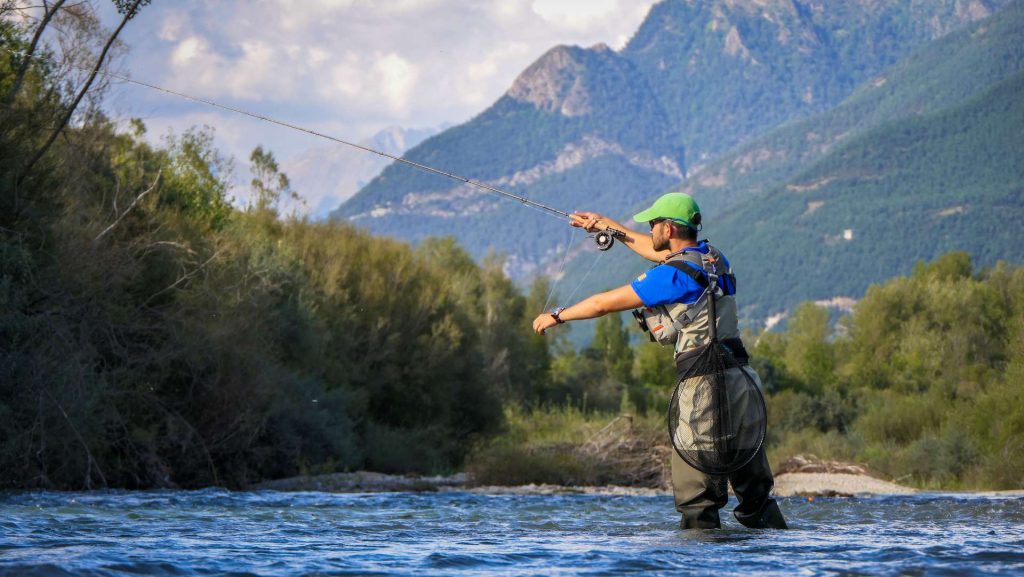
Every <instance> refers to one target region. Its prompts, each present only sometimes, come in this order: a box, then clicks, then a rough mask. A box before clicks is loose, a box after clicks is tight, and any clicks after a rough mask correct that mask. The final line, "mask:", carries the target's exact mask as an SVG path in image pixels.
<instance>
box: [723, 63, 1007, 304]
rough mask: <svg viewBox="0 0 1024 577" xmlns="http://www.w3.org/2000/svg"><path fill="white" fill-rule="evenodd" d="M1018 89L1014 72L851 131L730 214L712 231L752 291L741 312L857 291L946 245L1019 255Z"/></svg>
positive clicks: (980, 254) (980, 256)
mask: <svg viewBox="0 0 1024 577" xmlns="http://www.w3.org/2000/svg"><path fill="white" fill-rule="evenodd" d="M1022 94H1024V72H1019V73H1017V74H1015V75H1014V76H1012V77H1011V78H1009V79H1008V80H1005V81H1003V82H1001V83H999V84H997V85H995V86H994V87H992V88H991V89H990V90H989V91H987V92H985V93H984V94H982V95H980V96H978V97H976V98H974V99H972V100H971V101H969V102H968V103H967V104H964V105H962V106H958V107H954V108H951V109H949V110H946V111H943V112H939V113H935V114H928V115H921V116H919V117H912V118H908V119H906V120H903V121H899V122H893V123H890V124H887V125H884V126H882V127H880V128H878V129H875V130H872V131H870V132H868V133H866V134H864V135H862V136H858V137H856V138H851V139H849V140H848V141H847V142H844V143H843V144H842V145H840V146H838V147H836V149H835V150H834V151H832V152H831V153H830V154H828V155H827V156H825V157H824V158H823V159H822V160H821V161H819V162H818V163H816V164H815V165H813V166H812V167H810V168H809V169H807V170H806V171H804V172H803V173H802V174H800V175H799V176H798V177H796V178H794V179H793V180H792V181H791V183H790V184H787V185H785V186H782V187H779V188H776V189H775V190H773V191H772V192H770V193H768V194H767V195H765V196H763V197H761V198H757V199H755V200H752V201H750V202H747V203H745V204H744V205H743V206H742V207H740V208H739V209H737V210H735V211H733V212H730V214H729V215H728V216H727V217H726V219H725V220H724V221H723V222H722V223H721V224H720V225H719V226H716V227H715V234H716V236H717V237H718V238H719V239H720V242H719V244H720V245H721V246H722V247H723V248H724V249H726V250H727V251H728V254H730V255H731V259H732V261H733V262H734V263H742V267H743V276H744V278H748V279H750V280H749V281H748V282H749V285H748V286H751V287H752V288H753V287H756V288H755V289H754V290H751V291H750V292H748V293H747V296H746V299H745V301H744V305H745V308H744V310H743V315H744V316H745V317H747V318H752V317H761V318H763V317H765V316H767V315H768V314H772V313H774V312H778V311H779V309H780V308H782V307H786V306H792V305H795V304H796V303H798V302H800V301H802V300H809V299H826V298H831V297H834V296H839V295H846V296H855V297H859V296H860V295H863V294H864V292H865V291H866V290H867V288H868V286H869V285H870V284H871V283H873V282H880V281H882V280H884V279H886V278H889V277H892V276H896V275H905V274H908V273H909V272H910V271H911V270H912V268H913V266H914V263H915V262H917V261H918V260H922V259H924V260H931V259H934V258H936V257H937V256H939V255H941V254H943V253H945V252H949V251H953V250H959V251H966V252H968V253H969V254H971V255H973V257H974V258H975V260H976V262H978V263H979V264H981V265H985V266H991V265H993V264H995V262H996V261H997V260H1007V261H1010V262H1014V263H1020V262H1024V247H1022V245H1021V244H1020V226H1021V223H1024V185H1022V183H1024V99H1022V98H1021V95H1022ZM766 247H770V248H766ZM782 271H784V273H783V272H782Z"/></svg>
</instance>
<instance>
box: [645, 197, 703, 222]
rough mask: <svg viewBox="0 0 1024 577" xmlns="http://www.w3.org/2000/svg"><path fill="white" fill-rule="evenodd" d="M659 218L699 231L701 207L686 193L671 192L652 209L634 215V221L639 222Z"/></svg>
mask: <svg viewBox="0 0 1024 577" xmlns="http://www.w3.org/2000/svg"><path fill="white" fill-rule="evenodd" d="M657 218H667V219H670V220H673V221H675V222H678V223H680V224H683V225H686V226H688V227H690V228H692V229H699V227H700V207H699V206H697V202H696V201H695V200H693V197H692V196H690V195H688V194H686V193H685V192H670V193H668V194H663V195H662V196H661V197H660V198H659V199H658V200H656V201H654V204H652V205H651V208H648V209H647V210H644V211H641V212H639V213H637V214H635V215H633V220H635V221H637V222H650V221H652V220H654V219H657Z"/></svg>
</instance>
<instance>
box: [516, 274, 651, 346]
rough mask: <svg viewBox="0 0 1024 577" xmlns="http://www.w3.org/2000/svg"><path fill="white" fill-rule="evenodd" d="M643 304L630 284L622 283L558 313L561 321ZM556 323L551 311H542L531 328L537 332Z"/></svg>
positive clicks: (590, 316) (596, 315)
mask: <svg viewBox="0 0 1024 577" xmlns="http://www.w3.org/2000/svg"><path fill="white" fill-rule="evenodd" d="M642 306H644V303H643V301H641V300H640V297H639V296H638V295H637V294H636V291H634V290H633V287H631V286H630V285H628V284H627V285H623V286H620V287H619V288H617V289H612V290H610V291H608V292H603V293H597V294H596V295H593V296H590V297H587V298H585V299H583V300H581V301H580V302H578V303H576V304H574V305H572V306H571V307H568V308H566V309H564V310H562V312H561V313H560V314H559V315H558V317H559V318H560V319H561V320H563V321H578V320H583V319H593V318H597V317H601V316H604V315H606V314H609V313H617V312H619V311H626V310H629V309H635V308H638V307H642ZM556 324H558V321H556V320H555V318H554V317H553V316H551V313H542V314H540V315H538V316H537V318H536V319H534V320H533V330H534V331H536V332H537V333H538V334H544V331H546V330H547V329H549V328H551V327H553V326H555V325H556Z"/></svg>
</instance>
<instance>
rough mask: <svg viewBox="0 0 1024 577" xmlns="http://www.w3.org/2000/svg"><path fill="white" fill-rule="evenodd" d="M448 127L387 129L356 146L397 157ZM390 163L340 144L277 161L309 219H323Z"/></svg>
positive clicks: (306, 151)
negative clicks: (302, 203) (305, 208)
mask: <svg viewBox="0 0 1024 577" xmlns="http://www.w3.org/2000/svg"><path fill="white" fill-rule="evenodd" d="M445 128H448V126H441V127H438V128H411V129H405V128H401V127H399V126H391V127H388V128H385V129H384V130H381V131H380V132H378V133H377V134H375V135H373V136H372V137H370V138H368V139H364V140H361V141H359V144H362V145H363V146H368V147H370V148H373V149H376V150H379V151H381V152H386V153H388V154H393V155H395V156H400V155H401V154H402V153H404V152H405V151H406V150H408V149H410V148H412V147H413V146H416V145H417V144H419V143H420V142H423V140H425V139H426V138H427V137H429V136H432V135H434V134H437V133H438V132H440V131H441V130H444V129H445ZM390 162H391V161H390V160H389V159H387V158H385V157H383V156H378V155H376V154H367V153H365V152H361V151H355V150H352V149H350V148H348V147H345V146H341V145H329V146H320V147H316V148H310V149H308V150H304V151H302V152H301V153H299V154H296V155H294V156H292V157H290V158H288V159H286V160H284V161H282V162H281V170H282V171H283V172H284V173H285V174H287V175H288V177H289V179H290V180H291V183H292V188H293V189H294V190H295V191H297V192H298V193H299V194H300V195H302V197H303V198H304V199H305V200H306V203H307V204H308V205H309V211H310V215H311V216H312V217H313V218H324V217H326V216H327V215H328V214H330V212H331V211H332V210H334V209H335V208H337V207H338V205H340V204H341V203H343V202H345V201H346V200H348V199H349V198H351V197H352V195H354V194H355V193H356V192H358V191H359V189H360V188H362V187H364V186H366V183H368V182H370V180H372V179H373V177H375V176H377V175H378V174H380V172H381V171H382V170H384V168H385V167H386V166H387V165H388V164H389V163H390Z"/></svg>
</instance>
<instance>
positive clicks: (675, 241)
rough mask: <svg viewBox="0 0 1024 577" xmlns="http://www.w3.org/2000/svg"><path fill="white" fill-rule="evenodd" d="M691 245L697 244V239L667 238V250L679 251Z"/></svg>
mask: <svg viewBox="0 0 1024 577" xmlns="http://www.w3.org/2000/svg"><path fill="white" fill-rule="evenodd" d="M692 246H697V241H695V240H683V239H681V238H670V239H668V250H669V251H670V252H673V253H676V252H679V251H681V250H683V249H684V248H690V247H692Z"/></svg>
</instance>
